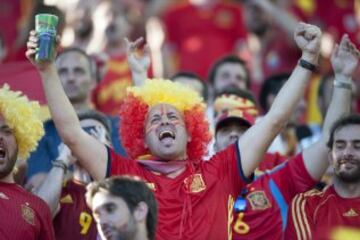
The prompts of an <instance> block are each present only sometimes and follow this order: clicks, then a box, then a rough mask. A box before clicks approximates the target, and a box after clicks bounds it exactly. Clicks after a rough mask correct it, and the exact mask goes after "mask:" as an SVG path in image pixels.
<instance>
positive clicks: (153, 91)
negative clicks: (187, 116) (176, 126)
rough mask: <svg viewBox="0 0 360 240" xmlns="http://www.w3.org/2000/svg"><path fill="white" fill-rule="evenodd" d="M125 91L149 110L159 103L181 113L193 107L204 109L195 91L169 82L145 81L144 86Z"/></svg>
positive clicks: (158, 80)
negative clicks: (138, 99) (172, 107)
mask: <svg viewBox="0 0 360 240" xmlns="http://www.w3.org/2000/svg"><path fill="white" fill-rule="evenodd" d="M127 91H128V93H133V94H134V96H135V97H138V98H140V99H141V100H142V101H143V102H145V103H146V104H147V105H148V106H149V107H150V108H151V107H153V106H155V105H157V104H160V103H166V104H170V105H172V106H174V107H175V108H176V109H177V110H179V111H180V112H181V113H184V112H185V111H187V110H191V109H192V108H194V107H195V106H199V107H201V108H203V109H204V108H205V104H204V102H203V99H202V98H201V97H200V95H199V94H198V93H197V92H196V91H194V90H193V89H191V88H189V87H187V86H185V85H183V84H181V83H177V82H172V81H170V80H165V79H151V80H147V81H145V84H144V85H142V86H140V87H131V88H128V89H127Z"/></svg>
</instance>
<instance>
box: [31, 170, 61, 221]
mask: <svg viewBox="0 0 360 240" xmlns="http://www.w3.org/2000/svg"><path fill="white" fill-rule="evenodd" d="M63 180H64V169H62V168H60V167H53V168H52V169H51V170H50V172H49V173H48V175H47V177H46V178H45V180H44V182H43V183H42V184H41V185H40V186H39V187H38V188H37V189H35V191H34V192H33V193H34V194H35V195H37V196H38V197H40V198H41V199H42V200H44V201H45V202H46V203H47V204H48V206H49V208H50V211H51V215H52V216H53V217H55V215H56V210H57V208H58V206H59V200H60V196H61V189H62V183H63Z"/></svg>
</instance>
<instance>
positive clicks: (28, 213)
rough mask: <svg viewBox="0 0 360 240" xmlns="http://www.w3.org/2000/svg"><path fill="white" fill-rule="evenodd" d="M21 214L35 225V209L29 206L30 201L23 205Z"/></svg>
mask: <svg viewBox="0 0 360 240" xmlns="http://www.w3.org/2000/svg"><path fill="white" fill-rule="evenodd" d="M21 215H22V217H23V219H24V220H25V221H26V222H27V223H29V224H31V225H35V211H34V210H33V209H32V208H31V207H29V205H28V203H26V204H22V205H21Z"/></svg>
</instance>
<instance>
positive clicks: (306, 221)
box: [301, 198, 311, 239]
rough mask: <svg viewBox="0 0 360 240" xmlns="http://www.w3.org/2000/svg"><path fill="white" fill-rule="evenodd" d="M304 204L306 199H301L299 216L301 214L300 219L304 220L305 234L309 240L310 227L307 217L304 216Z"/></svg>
mask: <svg viewBox="0 0 360 240" xmlns="http://www.w3.org/2000/svg"><path fill="white" fill-rule="evenodd" d="M305 203H306V198H303V199H302V203H301V214H302V218H303V220H304V225H305V232H306V233H307V236H308V237H309V239H311V232H310V226H309V222H308V220H307V216H306V212H305Z"/></svg>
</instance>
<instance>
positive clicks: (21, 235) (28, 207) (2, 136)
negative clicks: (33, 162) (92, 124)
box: [0, 85, 55, 240]
mask: <svg viewBox="0 0 360 240" xmlns="http://www.w3.org/2000/svg"><path fill="white" fill-rule="evenodd" d="M39 112H40V105H39V104H38V103H37V102H29V101H28V99H27V97H25V96H22V95H21V93H19V92H13V91H11V90H10V89H9V87H8V86H7V85H5V86H3V87H2V88H1V89H0V216H1V217H0V239H29V240H32V239H33V240H35V239H40V240H52V239H55V236H54V230H53V228H52V223H51V215H50V210H49V208H48V206H47V205H46V203H45V202H44V201H42V200H41V199H40V198H38V197H36V196H35V195H32V194H31V193H28V192H27V191H26V190H25V189H23V188H22V187H21V186H19V185H17V184H15V182H14V176H13V171H14V167H15V163H16V160H17V159H18V157H19V158H20V159H27V158H28V157H29V154H30V152H31V151H33V150H34V149H35V148H36V146H37V143H38V141H39V139H40V138H41V136H42V135H43V134H44V129H43V126H42V122H41V119H40V118H39Z"/></svg>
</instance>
